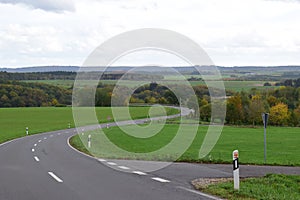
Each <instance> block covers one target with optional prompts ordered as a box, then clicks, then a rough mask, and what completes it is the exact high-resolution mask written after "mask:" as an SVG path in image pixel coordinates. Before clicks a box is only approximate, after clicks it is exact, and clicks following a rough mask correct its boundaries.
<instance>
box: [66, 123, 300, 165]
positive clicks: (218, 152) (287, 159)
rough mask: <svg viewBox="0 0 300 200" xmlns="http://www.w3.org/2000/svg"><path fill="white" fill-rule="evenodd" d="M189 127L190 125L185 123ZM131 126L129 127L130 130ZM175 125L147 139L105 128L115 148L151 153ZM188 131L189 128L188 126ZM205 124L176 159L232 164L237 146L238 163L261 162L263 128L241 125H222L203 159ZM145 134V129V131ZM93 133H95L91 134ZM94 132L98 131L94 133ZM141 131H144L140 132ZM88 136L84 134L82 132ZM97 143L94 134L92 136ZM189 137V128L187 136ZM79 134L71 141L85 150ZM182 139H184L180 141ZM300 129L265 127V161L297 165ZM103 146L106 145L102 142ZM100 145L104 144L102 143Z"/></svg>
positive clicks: (108, 153) (102, 153)
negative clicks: (233, 152)
mask: <svg viewBox="0 0 300 200" xmlns="http://www.w3.org/2000/svg"><path fill="white" fill-rule="evenodd" d="M185 126H187V128H188V127H191V125H185ZM130 129H132V130H130ZM127 130H129V131H132V132H134V131H135V128H134V127H133V126H128V127H127ZM177 130H178V125H165V126H164V128H163V129H162V131H161V132H159V133H158V134H157V135H155V136H153V137H149V138H146V139H141V138H135V137H132V136H129V135H127V134H124V133H123V132H122V130H120V128H118V127H111V128H109V129H104V132H105V134H106V135H107V137H108V138H109V140H110V141H112V142H113V143H114V144H116V145H117V146H118V147H120V148H122V149H124V150H126V151H129V152H139V153H145V152H152V151H155V150H157V149H160V148H161V147H163V146H164V145H166V144H168V143H169V142H170V141H171V140H172V139H173V138H174V136H175V134H176V132H177ZM187 130H188V129H187ZM206 131H207V126H200V127H199V129H198V133H197V136H196V137H195V139H194V140H193V142H192V144H191V146H190V147H189V148H188V149H187V151H185V153H184V154H183V155H182V156H181V157H180V158H179V159H178V160H177V161H193V162H214V163H231V162H232V151H233V150H235V149H238V150H239V152H240V162H241V163H244V164H246V163H247V164H264V153H263V150H264V147H263V143H264V142H263V141H264V139H263V129H262V128H241V127H230V126H225V127H224V129H223V132H222V134H221V137H220V138H219V140H218V142H217V144H216V145H215V147H214V148H213V150H212V151H211V152H210V154H209V155H207V156H206V157H205V158H203V159H199V158H198V153H199V149H200V147H201V144H202V141H203V138H204V136H205V134H206ZM144 133H146V132H144ZM90 134H96V133H90ZM97 134H99V133H98V132H97ZM140 134H143V133H140ZM85 135H87V134H85ZM92 137H93V138H94V141H95V142H96V144H98V141H97V137H96V136H95V137H94V136H92ZM188 138H189V131H187V133H186V139H188ZM81 141H86V139H85V138H82V140H80V138H79V136H75V137H74V138H72V140H71V143H72V144H73V145H74V146H75V147H77V148H78V149H81V150H82V151H85V152H86V150H85V148H84V146H83V145H82V142H81ZM183 141H184V140H183ZM299 144H300V128H288V127H269V128H268V130H267V164H270V165H297V166H299V165H300V148H299ZM104 145H105V144H104ZM102 147H103V145H102ZM92 151H93V154H95V155H96V156H98V157H109V158H123V159H146V160H170V159H171V160H172V159H174V158H176V155H172V154H168V155H162V154H157V155H155V156H152V157H145V156H141V157H139V156H138V157H137V156H136V155H132V156H131V155H129V156H127V155H126V156H124V157H122V156H115V154H114V151H113V150H111V149H110V148H109V147H107V149H105V146H104V147H103V148H101V149H97V148H96V147H95V148H94V149H93V150H92Z"/></svg>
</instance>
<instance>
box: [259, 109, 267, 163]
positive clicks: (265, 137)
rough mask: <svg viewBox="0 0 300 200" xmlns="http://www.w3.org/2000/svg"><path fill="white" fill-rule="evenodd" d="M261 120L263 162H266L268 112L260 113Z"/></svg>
mask: <svg viewBox="0 0 300 200" xmlns="http://www.w3.org/2000/svg"><path fill="white" fill-rule="evenodd" d="M261 116H262V119H263V122H264V162H265V164H266V162H267V124H268V118H269V113H262V114H261Z"/></svg>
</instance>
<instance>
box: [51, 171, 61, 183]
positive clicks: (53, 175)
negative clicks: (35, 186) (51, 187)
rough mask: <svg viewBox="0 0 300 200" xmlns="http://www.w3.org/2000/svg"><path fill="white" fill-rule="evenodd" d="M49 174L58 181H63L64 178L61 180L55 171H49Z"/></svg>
mask: <svg viewBox="0 0 300 200" xmlns="http://www.w3.org/2000/svg"><path fill="white" fill-rule="evenodd" d="M48 174H49V175H50V176H51V177H52V178H54V179H55V180H56V181H57V182H59V183H62V182H63V180H61V179H60V178H59V177H58V176H56V175H55V174H54V173H53V172H48Z"/></svg>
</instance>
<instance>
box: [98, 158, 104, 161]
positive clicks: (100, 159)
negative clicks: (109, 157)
mask: <svg viewBox="0 0 300 200" xmlns="http://www.w3.org/2000/svg"><path fill="white" fill-rule="evenodd" d="M98 160H99V161H100V162H106V160H104V159H101V158H99V159H98Z"/></svg>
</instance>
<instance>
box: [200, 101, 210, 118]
mask: <svg viewBox="0 0 300 200" xmlns="http://www.w3.org/2000/svg"><path fill="white" fill-rule="evenodd" d="M210 118H211V105H210V104H206V105H204V106H201V107H200V119H201V120H204V121H207V122H208V121H209V120H210Z"/></svg>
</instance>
